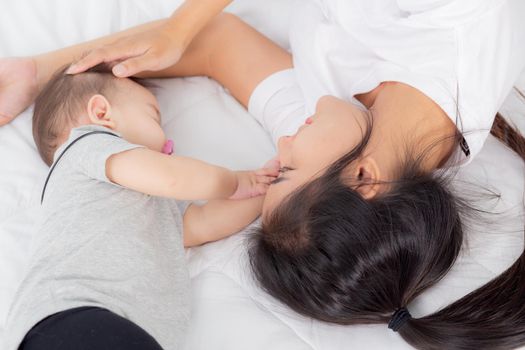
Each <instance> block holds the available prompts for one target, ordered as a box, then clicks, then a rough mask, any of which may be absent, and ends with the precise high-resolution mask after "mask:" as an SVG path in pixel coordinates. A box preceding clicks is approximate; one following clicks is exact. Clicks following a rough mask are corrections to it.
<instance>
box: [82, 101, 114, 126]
mask: <svg viewBox="0 0 525 350" xmlns="http://www.w3.org/2000/svg"><path fill="white" fill-rule="evenodd" d="M87 113H88V117H89V120H90V122H91V123H93V124H95V125H100V126H105V127H106V128H110V129H114V128H115V121H114V120H113V118H112V115H111V105H110V103H109V101H108V100H107V99H106V98H105V97H104V96H102V95H93V96H92V97H91V98H90V99H89V102H88V105H87Z"/></svg>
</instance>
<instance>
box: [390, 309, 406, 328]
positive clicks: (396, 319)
mask: <svg viewBox="0 0 525 350" xmlns="http://www.w3.org/2000/svg"><path fill="white" fill-rule="evenodd" d="M411 318H412V315H410V312H408V310H407V308H406V307H402V308H400V309H397V310H396V312H394V314H393V315H392V318H391V319H390V323H389V324H388V328H390V329H391V330H393V331H394V332H397V331H398V330H399V329H400V328H401V327H403V325H404V324H405V323H406V322H407V321H408V320H410V319H411Z"/></svg>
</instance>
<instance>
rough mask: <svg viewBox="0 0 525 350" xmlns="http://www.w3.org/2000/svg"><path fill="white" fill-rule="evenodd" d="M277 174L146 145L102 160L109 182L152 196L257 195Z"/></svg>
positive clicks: (190, 198)
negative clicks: (230, 166) (231, 166)
mask: <svg viewBox="0 0 525 350" xmlns="http://www.w3.org/2000/svg"><path fill="white" fill-rule="evenodd" d="M277 175H278V169H277V168H273V169H269V168H268V169H260V170H258V171H253V172H252V171H231V170H228V169H226V168H223V167H219V166H215V165H211V164H208V163H205V162H202V161H199V160H196V159H192V158H186V157H178V156H168V155H166V154H162V153H160V152H155V151H152V150H149V149H147V148H136V149H132V150H129V151H125V152H121V153H117V154H114V155H112V156H111V157H109V158H108V160H107V161H106V176H107V177H108V179H109V180H110V181H111V182H113V183H116V184H118V185H121V186H124V187H126V188H130V189H132V190H135V191H138V192H142V193H146V194H150V195H153V196H161V197H170V198H176V199H180V200H198V199H221V198H230V197H233V198H250V197H254V196H259V195H262V194H264V193H266V189H267V188H268V186H269V184H270V182H271V181H273V180H274V179H275V178H276V176H277Z"/></svg>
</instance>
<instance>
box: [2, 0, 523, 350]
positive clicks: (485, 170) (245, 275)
mask: <svg viewBox="0 0 525 350" xmlns="http://www.w3.org/2000/svg"><path fill="white" fill-rule="evenodd" d="M180 2H181V1H180V0H178V1H166V0H153V1H140V0H91V1H81V0H18V1H16V2H15V1H7V0H2V11H1V12H0V33H2V40H1V41H0V56H2V57H4V56H14V55H19V56H20V55H29V54H35V53H39V52H43V51H47V50H51V49H54V48H58V47H62V46H64V45H68V44H73V43H76V42H79V41H83V40H86V39H90V38H93V37H96V36H99V35H103V34H106V33H109V32H111V31H115V30H118V29H122V28H125V27H128V26H131V25H134V24H138V23H140V22H144V21H149V20H152V19H156V18H159V17H162V16H167V15H169V14H170V13H171V11H172V10H173V9H174V8H175V7H176V5H177V4H179V3H180ZM292 3H293V0H266V1H265V2H264V3H262V2H258V1H256V0H242V1H238V2H237V3H236V4H235V5H234V6H232V7H231V8H230V10H231V11H233V12H235V13H237V14H239V15H240V16H241V17H243V18H244V19H245V20H247V21H248V22H250V23H252V24H253V25H255V26H256V27H257V28H258V29H260V30H261V31H263V32H264V33H265V34H267V35H269V36H270V37H272V38H273V39H274V40H276V41H277V42H278V43H279V44H281V45H282V46H284V47H287V23H288V17H289V14H290V11H291V9H292V7H291V4H292ZM158 84H159V85H161V87H162V88H161V89H160V90H159V91H157V95H158V98H159V101H160V106H161V109H162V113H163V118H164V121H163V123H164V127H165V129H166V132H167V134H168V135H169V136H171V137H172V138H173V139H174V140H175V144H176V151H177V153H179V154H181V155H187V156H193V157H197V158H200V159H204V160H207V161H210V162H212V163H215V164H220V165H224V166H228V167H231V168H236V169H242V168H254V167H257V166H260V165H261V164H262V163H264V161H265V160H267V159H269V158H271V157H272V156H273V155H274V152H275V150H274V148H273V145H272V143H271V140H270V138H269V136H268V135H267V134H266V133H265V132H264V130H262V128H261V127H260V126H259V125H258V124H257V123H256V122H255V121H254V120H253V118H252V117H251V116H250V115H249V114H247V112H246V111H245V110H244V109H243V108H242V107H241V106H240V105H239V104H238V103H237V102H236V101H235V100H234V99H233V98H232V97H231V96H230V95H228V93H227V92H225V91H224V89H223V88H222V87H221V86H220V85H219V84H217V83H215V82H213V81H211V80H209V79H206V78H189V79H170V80H163V81H159V82H158ZM519 85H520V86H522V87H523V88H525V75H522V78H521V82H520V83H519ZM502 111H503V112H504V113H505V115H508V116H512V117H513V118H515V121H517V122H518V124H519V125H520V126H521V127H522V130H525V105H524V104H523V101H520V99H519V97H518V96H517V94H514V93H513V94H511V96H509V99H508V100H507V102H506V104H505V106H504V107H503V108H502ZM31 112H32V111H31V110H28V111H26V112H25V113H24V114H23V115H22V116H21V117H19V118H18V119H17V120H15V121H14V122H13V123H12V124H10V125H8V126H6V127H4V128H0V164H1V170H2V171H1V175H0V193H2V200H1V201H0V337H2V336H4V335H3V334H2V333H1V331H2V330H3V327H2V326H3V323H4V321H5V317H6V314H7V311H8V308H9V304H10V301H11V299H12V297H13V295H14V293H15V291H16V288H17V286H18V284H19V282H20V280H21V279H22V277H23V274H24V268H25V262H26V261H27V259H28V252H29V246H30V244H31V237H32V234H33V229H34V228H33V223H34V221H35V217H36V215H38V207H39V204H38V198H39V195H40V190H41V185H42V182H43V179H44V178H45V175H46V172H47V168H46V167H45V165H44V164H43V163H42V162H41V161H40V159H39V157H38V154H37V152H36V150H35V146H34V143H33V140H32V136H31ZM523 174H524V166H523V164H522V162H521V161H520V160H519V159H518V158H517V157H516V156H515V155H514V154H512V152H510V151H508V150H507V149H505V148H504V147H503V146H502V145H501V144H499V143H498V142H497V141H496V140H494V139H493V138H489V139H488V141H487V143H486V145H485V148H484V149H483V151H482V152H481V154H480V155H479V156H478V157H477V159H476V160H475V161H474V162H472V163H471V164H470V165H469V166H468V167H466V168H464V169H462V171H461V173H460V175H459V176H460V178H461V180H462V181H458V184H457V186H456V187H457V190H458V191H459V192H461V193H469V194H470V195H473V194H476V193H477V194H479V190H478V189H477V187H476V186H475V184H479V185H481V186H483V187H485V188H490V189H492V190H494V191H496V192H497V193H501V198H500V199H499V200H497V199H490V198H485V199H482V200H479V205H481V206H482V207H483V208H485V209H487V210H489V211H491V212H494V213H498V214H494V215H489V216H484V219H485V220H484V221H483V220H477V222H476V223H473V225H472V227H471V229H470V230H469V231H468V238H469V245H468V247H467V248H466V249H464V251H463V253H462V255H461V256H460V258H459V260H458V261H457V263H456V265H455V266H454V268H453V269H452V271H451V272H450V273H449V274H448V275H447V276H446V277H445V279H444V280H442V281H441V282H440V283H439V284H438V285H437V286H435V287H433V288H432V289H430V290H429V291H428V292H426V293H424V294H423V295H422V296H421V297H420V298H418V300H417V301H416V302H415V303H414V304H413V305H411V306H410V307H409V308H410V310H411V312H412V314H413V315H414V316H415V317H417V316H421V315H425V314H427V313H430V312H432V311H435V310H437V309H438V308H440V307H443V306H445V305H447V304H448V303H450V302H451V301H454V300H456V299H457V298H459V297H461V296H462V295H465V294H466V293H468V292H469V291H471V290H473V289H475V288H476V287H478V286H480V285H482V284H483V283H485V282H486V281H488V280H489V279H491V278H492V277H494V276H496V275H497V274H499V273H500V272H501V271H503V270H504V269H505V268H506V267H508V266H510V264H511V263H512V262H513V261H514V260H515V259H516V258H517V257H518V256H519V254H520V252H521V250H522V247H523V232H522V228H523V217H522V214H523V201H522V200H523V179H524V176H523ZM478 197H479V196H478ZM245 236H246V232H244V233H240V234H238V235H235V236H232V237H230V238H228V239H225V240H223V241H220V242H216V243H212V244H208V245H205V246H203V247H199V248H194V249H190V250H188V252H187V257H188V263H189V267H190V272H191V276H192V287H193V301H192V306H193V311H192V320H191V327H190V330H189V332H188V338H187V342H186V344H187V345H186V348H187V349H191V350H200V349H202V350H204V349H206V350H208V349H228V350H237V349H239V350H240V349H251V350H259V349H261V350H262V349H274V350H281V349H282V350H295V349H301V350H306V349H308V350H321V349H322V350H335V349H341V348H345V349H348V348H353V349H409V348H410V347H409V346H408V345H406V343H404V341H403V340H402V339H401V338H400V337H399V336H398V335H397V334H395V333H394V332H392V331H389V330H388V329H387V327H386V325H375V326H352V327H343V326H334V325H328V324H324V323H321V322H318V321H313V320H310V319H306V318H304V317H301V316H299V315H297V314H295V313H293V312H291V311H290V310H288V309H287V308H286V307H285V306H283V305H281V304H279V303H278V302H276V301H275V300H272V299H271V298H270V297H268V296H267V295H265V294H264V293H262V292H261V291H260V290H259V289H258V288H257V287H256V285H255V284H254V282H253V281H252V279H251V275H250V271H249V269H248V264H247V260H246V256H245V247H244V244H243V240H244V238H245ZM0 340H1V339H0Z"/></svg>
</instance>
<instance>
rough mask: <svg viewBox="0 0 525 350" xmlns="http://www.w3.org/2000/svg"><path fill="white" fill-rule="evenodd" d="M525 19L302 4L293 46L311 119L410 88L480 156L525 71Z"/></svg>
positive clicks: (341, 2)
mask: <svg viewBox="0 0 525 350" xmlns="http://www.w3.org/2000/svg"><path fill="white" fill-rule="evenodd" d="M524 18H525V1H524V0H397V1H396V0H301V1H300V3H298V5H297V9H296V11H295V12H294V16H293V19H292V24H291V29H290V44H291V48H292V52H293V56H294V67H295V71H296V76H297V79H298V81H299V85H300V86H301V89H302V92H303V94H304V97H305V99H306V109H307V111H308V113H313V112H314V110H315V104H316V103H317V100H318V99H319V98H320V97H322V96H324V95H333V96H336V97H339V98H342V99H345V100H347V101H351V102H353V103H356V104H359V102H358V101H357V100H356V99H355V98H354V96H355V95H356V94H360V93H365V92H369V91H371V90H372V89H374V88H375V87H377V86H378V85H379V84H380V83H381V82H383V81H398V82H402V83H405V84H408V85H410V86H412V87H415V88H417V89H418V90H419V91H421V92H423V93H424V94H425V95H427V96H428V97H430V98H431V99H432V100H433V101H435V102H436V103H437V104H438V105H439V106H440V107H441V108H442V109H443V110H444V111H445V112H446V113H447V115H448V116H449V117H450V118H451V119H452V120H453V121H454V122H455V123H456V125H457V127H458V129H459V130H460V131H462V132H463V133H464V137H465V139H466V141H467V143H468V146H469V148H470V154H471V155H472V156H473V155H475V154H477V153H478V152H479V150H480V149H481V147H482V145H483V142H484V141H485V139H486V137H487V135H488V133H489V132H490V128H491V125H492V122H493V119H494V116H495V114H496V112H497V111H498V109H499V108H500V106H501V105H502V103H503V100H504V99H505V97H506V96H507V95H508V93H509V92H510V90H511V89H512V86H513V84H514V82H515V80H516V79H517V78H518V75H519V73H520V72H521V71H522V69H523V68H524V67H525V24H523V23H524V20H525V19H524ZM471 158H472V157H471Z"/></svg>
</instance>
